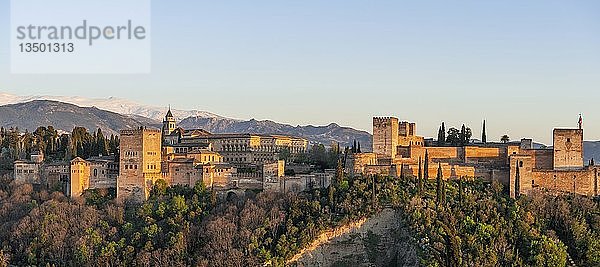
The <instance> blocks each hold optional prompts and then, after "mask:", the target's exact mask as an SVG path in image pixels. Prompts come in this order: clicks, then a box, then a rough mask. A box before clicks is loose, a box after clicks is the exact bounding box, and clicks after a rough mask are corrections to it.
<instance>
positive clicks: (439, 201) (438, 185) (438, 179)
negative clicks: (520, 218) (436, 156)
mask: <svg viewBox="0 0 600 267" xmlns="http://www.w3.org/2000/svg"><path fill="white" fill-rule="evenodd" d="M435 181H436V202H437V205H436V209H437V208H438V207H439V206H440V204H442V198H443V195H442V194H443V193H442V190H443V185H442V164H441V163H438V172H437V177H436V178H435Z"/></svg>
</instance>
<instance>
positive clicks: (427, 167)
mask: <svg viewBox="0 0 600 267" xmlns="http://www.w3.org/2000/svg"><path fill="white" fill-rule="evenodd" d="M423 171H424V176H423V178H424V179H425V181H427V180H428V179H429V152H427V149H425V166H424V168H423Z"/></svg>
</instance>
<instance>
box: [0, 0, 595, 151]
mask: <svg viewBox="0 0 600 267" xmlns="http://www.w3.org/2000/svg"><path fill="white" fill-rule="evenodd" d="M152 4H153V5H152V30H151V31H152V35H153V37H152V72H151V73H150V74H121V75H49V74H38V75H26V74H19V75H15V74H10V67H9V65H10V64H9V62H10V57H9V53H8V50H9V49H8V48H9V41H8V39H9V38H4V39H1V40H2V41H0V87H1V88H0V90H1V91H4V92H8V93H11V94H16V95H53V96H56V95H64V96H83V97H89V98H106V97H109V96H114V97H118V98H124V99H128V100H132V101H135V102H139V103H144V104H148V105H153V106H162V107H166V106H167V105H169V104H170V105H171V106H173V107H174V108H177V109H182V110H190V109H197V110H204V111H209V112H212V113H216V114H219V115H222V116H226V117H233V118H240V119H250V118H255V119H257V120H263V119H269V120H273V121H276V122H281V123H287V124H292V125H308V124H312V125H327V124H329V123H331V122H335V123H337V124H339V125H343V126H349V127H353V128H356V129H361V130H366V131H368V132H372V129H371V124H372V117H373V116H395V117H398V118H399V119H400V120H407V121H412V122H416V123H417V132H418V134H420V135H424V136H432V137H435V136H436V135H437V129H438V126H439V124H440V123H441V121H445V122H446V127H447V128H449V127H460V126H461V125H462V124H463V123H465V124H467V125H468V126H470V127H471V128H472V130H473V138H480V135H481V126H482V122H483V120H484V119H486V121H487V124H486V127H487V136H488V140H490V141H498V140H499V138H500V136H502V135H503V134H508V135H509V136H510V137H511V139H513V140H517V139H520V138H522V137H525V138H533V139H534V141H536V142H540V143H545V144H551V136H552V129H553V128H558V127H571V128H574V127H576V126H577V119H578V114H579V113H583V115H584V128H585V129H586V131H585V139H586V140H598V139H600V124H594V123H593V122H594V121H600V112H599V111H600V110H599V109H598V108H594V107H595V106H596V105H597V104H596V102H597V100H596V98H598V97H599V96H600V93H598V90H597V86H598V84H600V75H598V73H600V16H598V13H597V11H598V10H600V2H597V1H569V2H565V1H527V2H522V1H505V2H502V3H494V2H481V1H466V2H460V3H449V2H442V1H438V2H436V3H435V4H432V3H431V2H427V3H424V2H423V3H421V2H416V3H414V2H408V3H398V2H381V1H379V2H359V1H333V2H326V3H324V2H321V1H304V2H301V3H293V4H290V3H281V2H277V1H261V2H258V3H257V2H252V3H249V2H244V1H235V3H230V2H228V3H215V2H208V1H200V2H186V1H169V2H163V1H153V3H152ZM0 14H1V15H0V35H4V36H7V37H8V36H9V29H10V28H9V27H10V8H9V1H2V2H0ZM58 64H59V63H58Z"/></svg>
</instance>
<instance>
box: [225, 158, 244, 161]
mask: <svg viewBox="0 0 600 267" xmlns="http://www.w3.org/2000/svg"><path fill="white" fill-rule="evenodd" d="M225 161H227V162H232V161H235V162H246V158H245V157H244V158H225Z"/></svg>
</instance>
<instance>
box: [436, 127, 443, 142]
mask: <svg viewBox="0 0 600 267" xmlns="http://www.w3.org/2000/svg"><path fill="white" fill-rule="evenodd" d="M443 144H444V140H443V137H442V126H440V127H439V128H438V136H437V145H438V146H442V145H443Z"/></svg>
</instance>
